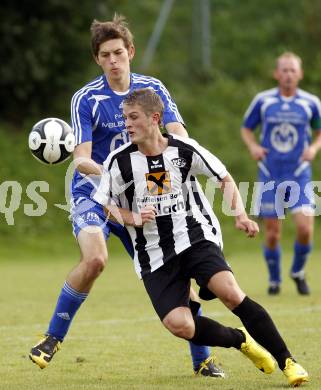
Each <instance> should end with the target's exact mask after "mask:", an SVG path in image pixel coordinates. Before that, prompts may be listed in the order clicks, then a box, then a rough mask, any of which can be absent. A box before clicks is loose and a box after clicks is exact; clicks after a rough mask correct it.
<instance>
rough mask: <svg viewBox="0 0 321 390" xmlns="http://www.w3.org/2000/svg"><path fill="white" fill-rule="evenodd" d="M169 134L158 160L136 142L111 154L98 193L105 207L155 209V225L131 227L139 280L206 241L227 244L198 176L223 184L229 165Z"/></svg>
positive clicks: (183, 139) (96, 195) (195, 144)
mask: <svg viewBox="0 0 321 390" xmlns="http://www.w3.org/2000/svg"><path fill="white" fill-rule="evenodd" d="M164 136H165V137H168V147H167V148H166V149H165V150H164V152H163V153H162V154H160V155H158V156H152V157H150V156H145V155H144V154H142V153H141V152H140V151H139V150H138V148H137V145H134V144H132V143H127V144H125V145H123V146H121V147H119V148H118V149H117V150H115V151H114V152H112V153H111V154H110V155H109V156H108V158H107V160H106V161H105V162H104V172H103V175H102V179H101V182H100V185H99V187H98V190H97V192H96V194H95V195H94V199H95V200H96V201H97V202H98V203H100V204H102V205H104V206H106V205H108V204H116V205H117V206H119V207H121V208H126V209H130V210H132V211H133V212H139V210H140V209H141V208H142V207H144V206H146V205H154V206H155V208H156V212H157V215H156V219H155V221H154V222H150V223H146V224H145V225H144V226H143V227H141V228H137V227H132V226H127V229H128V232H129V234H130V236H131V239H132V242H133V246H134V248H135V257H134V263H135V269H136V272H137V274H138V275H139V277H142V276H144V275H146V274H147V273H150V272H153V271H155V270H156V269H157V268H159V267H161V266H162V265H163V264H164V263H165V262H167V261H169V260H170V259H172V258H173V257H175V256H176V255H177V254H179V253H181V252H182V251H184V250H185V249H187V248H189V247H190V246H191V245H195V244H197V243H198V242H200V241H202V240H204V239H205V240H209V241H212V242H214V243H216V244H217V245H219V246H220V247H221V248H222V246H223V243H222V235H221V229H220V225H219V222H218V220H217V218H216V216H215V215H214V213H213V210H212V207H211V206H210V204H209V202H208V200H207V199H206V197H205V195H204V193H203V191H202V189H201V186H200V185H199V183H198V181H197V180H196V178H195V176H197V175H199V174H204V175H206V176H208V177H210V178H213V179H214V180H215V181H220V180H222V179H223V178H224V177H225V176H226V175H227V170H226V168H225V166H224V165H223V164H222V163H221V161H220V160H219V159H218V158H216V157H215V156H214V155H213V154H211V153H210V152H209V151H208V150H206V149H205V148H203V147H202V146H200V145H199V144H198V143H197V142H196V141H194V140H192V139H190V138H182V137H179V136H176V135H167V134H166V135H164Z"/></svg>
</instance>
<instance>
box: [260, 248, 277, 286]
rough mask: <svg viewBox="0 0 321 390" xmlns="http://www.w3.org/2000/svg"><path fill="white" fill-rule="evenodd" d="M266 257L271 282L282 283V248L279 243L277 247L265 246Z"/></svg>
mask: <svg viewBox="0 0 321 390" xmlns="http://www.w3.org/2000/svg"><path fill="white" fill-rule="evenodd" d="M263 253H264V258H265V261H266V264H267V266H268V270H269V281H270V283H271V284H272V283H275V284H280V283H281V248H280V246H279V245H278V246H277V247H276V248H275V249H269V248H267V247H263Z"/></svg>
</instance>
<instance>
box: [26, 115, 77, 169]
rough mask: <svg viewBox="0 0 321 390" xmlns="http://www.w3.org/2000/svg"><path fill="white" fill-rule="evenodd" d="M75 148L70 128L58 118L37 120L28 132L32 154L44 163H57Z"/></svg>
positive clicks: (65, 158) (67, 156)
mask: <svg viewBox="0 0 321 390" xmlns="http://www.w3.org/2000/svg"><path fill="white" fill-rule="evenodd" d="M74 148H75V136H74V133H73V130H72V128H71V127H70V126H69V125H68V123H66V122H65V121H63V120H61V119H58V118H46V119H42V120H41V121H39V122H37V123H36V124H35V125H34V126H33V128H32V130H31V132H30V134H29V149H30V151H31V153H32V155H33V156H34V157H35V158H36V159H37V160H39V161H40V162H42V163H44V164H48V165H51V164H58V163H61V162H63V161H65V160H67V158H69V157H70V155H71V153H72V152H73V151H74Z"/></svg>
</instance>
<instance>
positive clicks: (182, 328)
mask: <svg viewBox="0 0 321 390" xmlns="http://www.w3.org/2000/svg"><path fill="white" fill-rule="evenodd" d="M163 324H164V326H165V327H166V328H167V329H168V330H169V331H170V332H171V333H172V334H173V335H174V336H176V337H180V338H183V339H191V338H192V337H193V336H194V333H195V325H194V322H193V320H188V319H187V318H184V317H174V316H169V317H165V319H164V320H163Z"/></svg>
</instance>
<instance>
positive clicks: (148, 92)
mask: <svg viewBox="0 0 321 390" xmlns="http://www.w3.org/2000/svg"><path fill="white" fill-rule="evenodd" d="M123 104H126V105H128V106H134V105H136V104H137V105H139V106H140V107H142V109H143V111H144V113H145V114H152V113H153V112H159V113H160V120H161V119H162V117H163V112H164V103H163V100H162V99H161V97H160V96H159V95H158V94H157V93H156V92H155V91H154V90H153V89H152V88H140V89H135V90H134V91H133V92H131V93H130V94H129V95H128V96H127V97H126V98H125V99H124V101H123Z"/></svg>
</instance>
